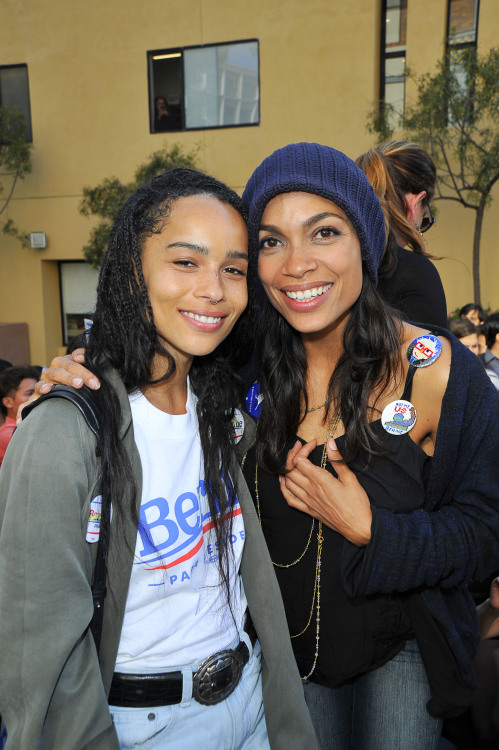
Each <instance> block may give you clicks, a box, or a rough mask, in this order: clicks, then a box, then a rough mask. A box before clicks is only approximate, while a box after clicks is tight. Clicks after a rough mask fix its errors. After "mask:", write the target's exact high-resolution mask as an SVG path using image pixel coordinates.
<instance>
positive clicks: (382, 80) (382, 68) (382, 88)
mask: <svg viewBox="0 0 499 750" xmlns="http://www.w3.org/2000/svg"><path fill="white" fill-rule="evenodd" d="M387 10H388V4H387V0H381V13H380V25H381V27H380V35H379V39H380V50H379V53H380V54H379V109H380V112H383V109H384V108H385V105H386V61H387V60H396V59H399V58H404V61H405V59H406V57H407V44H405V45H404V48H403V49H400V50H393V51H392V52H390V51H387V49H386V15H387ZM400 46H402V45H400ZM404 71H405V62H404ZM404 79H405V75H404ZM404 112H405V80H404V104H403V108H402V113H401V114H402V115H403V114H404Z"/></svg>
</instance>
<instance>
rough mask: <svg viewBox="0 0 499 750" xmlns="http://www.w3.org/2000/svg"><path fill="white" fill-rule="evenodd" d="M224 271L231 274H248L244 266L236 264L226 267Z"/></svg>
mask: <svg viewBox="0 0 499 750" xmlns="http://www.w3.org/2000/svg"><path fill="white" fill-rule="evenodd" d="M224 273H228V274H230V275H231V276H247V275H248V274H247V271H246V270H245V269H244V268H237V267H236V266H227V268H224Z"/></svg>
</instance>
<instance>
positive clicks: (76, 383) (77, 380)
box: [71, 378, 83, 388]
mask: <svg viewBox="0 0 499 750" xmlns="http://www.w3.org/2000/svg"><path fill="white" fill-rule="evenodd" d="M71 382H72V383H73V385H74V386H75V388H78V386H79V385H81V384H82V383H83V378H72V379H71Z"/></svg>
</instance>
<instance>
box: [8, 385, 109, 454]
mask: <svg viewBox="0 0 499 750" xmlns="http://www.w3.org/2000/svg"><path fill="white" fill-rule="evenodd" d="M12 442H13V445H14V446H16V448H17V450H18V452H19V453H21V454H24V453H29V454H30V455H36V456H37V457H39V458H42V457H45V460H48V459H49V457H50V460H52V461H54V458H55V457H56V459H57V461H56V462H57V465H58V466H61V465H62V463H63V462H64V461H65V460H68V459H82V458H83V459H84V460H87V459H89V458H91V457H92V456H93V455H94V452H95V444H96V438H95V435H94V434H93V433H92V430H91V429H90V427H89V426H88V424H87V422H86V420H85V418H84V416H83V415H82V413H81V412H80V410H79V409H78V408H77V407H76V406H75V405H74V403H71V402H70V401H69V400H67V399H65V398H50V399H47V400H44V401H43V402H40V403H37V404H36V408H35V407H34V408H33V409H32V411H30V412H29V413H27V414H26V415H25V416H24V418H23V421H22V422H21V424H20V425H19V427H18V428H17V429H16V431H15V433H14V436H13V438H12Z"/></svg>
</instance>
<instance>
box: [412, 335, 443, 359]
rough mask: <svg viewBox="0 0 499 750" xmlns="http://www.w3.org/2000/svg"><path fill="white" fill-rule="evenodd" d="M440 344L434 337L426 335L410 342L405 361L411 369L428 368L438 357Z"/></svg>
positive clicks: (440, 348) (440, 349)
mask: <svg viewBox="0 0 499 750" xmlns="http://www.w3.org/2000/svg"><path fill="white" fill-rule="evenodd" d="M441 351H442V344H441V343H440V341H439V339H438V338H437V337H436V336H432V335H431V334H429V333H428V334H427V335H426V336H418V338H417V339H414V341H411V343H410V344H409V347H408V349H407V359H408V360H409V364H410V365H412V366H413V367H428V365H432V364H433V363H434V362H435V360H437V359H438V358H439V357H440V354H441Z"/></svg>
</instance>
